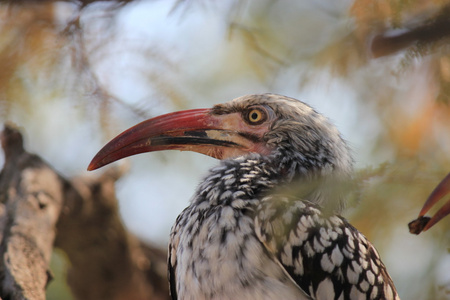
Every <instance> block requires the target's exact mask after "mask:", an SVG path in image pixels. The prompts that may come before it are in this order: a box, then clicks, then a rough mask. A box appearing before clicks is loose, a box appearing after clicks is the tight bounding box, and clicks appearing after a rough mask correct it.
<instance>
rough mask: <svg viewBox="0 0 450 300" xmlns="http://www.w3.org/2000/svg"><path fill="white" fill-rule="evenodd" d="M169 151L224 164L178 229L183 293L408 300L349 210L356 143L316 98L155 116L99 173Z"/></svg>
mask: <svg viewBox="0 0 450 300" xmlns="http://www.w3.org/2000/svg"><path fill="white" fill-rule="evenodd" d="M165 149H178V150H189V151H196V152H200V153H204V154H207V155H210V156H212V157H216V158H219V159H222V162H221V163H220V165H219V166H217V167H215V168H213V169H212V170H211V171H210V173H209V174H208V176H207V177H206V178H205V180H204V181H203V182H202V183H201V184H200V185H199V187H198V188H197V191H196V193H195V194H194V196H193V197H192V199H191V203H190V205H189V206H188V207H187V208H186V209H185V210H184V211H183V212H182V213H181V214H180V215H179V217H178V218H177V220H176V222H175V225H174V226H173V228H172V232H171V236H170V245H169V261H168V264H169V280H170V285H171V295H172V298H173V299H399V298H398V295H397V292H396V290H395V287H394V285H393V282H392V280H391V278H390V276H389V275H388V273H387V271H386V268H385V266H384V265H383V263H382V262H381V260H380V257H379V255H378V253H377V251H376V250H375V248H374V247H373V246H372V244H371V243H370V242H369V241H368V240H367V239H366V238H365V237H364V236H363V235H362V234H361V233H360V232H358V230H357V229H355V228H354V227H353V226H351V225H350V224H349V223H348V222H347V221H346V220H345V219H344V218H342V217H340V216H339V215H338V213H339V212H340V211H341V209H342V207H343V206H344V205H345V194H346V188H345V187H346V186H347V185H348V181H349V180H350V178H351V173H352V164H353V162H352V159H351V156H350V153H349V149H348V147H347V145H346V143H345V142H344V140H343V139H342V138H341V136H340V134H339V132H338V131H337V129H336V128H335V127H334V126H333V125H332V124H331V123H330V122H329V121H328V120H327V119H326V118H325V117H323V116H322V115H320V114H319V113H317V112H316V111H315V110H313V109H312V108H311V107H309V106H308V105H306V104H305V103H303V102H300V101H298V100H295V99H292V98H289V97H285V96H281V95H275V94H263V95H249V96H244V97H240V98H237V99H235V100H233V101H231V102H229V103H225V104H220V105H216V106H214V107H213V108H212V109H208V110H206V109H205V110H190V111H185V112H179V113H172V114H167V115H163V116H160V117H157V118H153V119H150V120H147V121H145V122H143V123H140V124H138V125H136V126H135V127H133V128H131V129H129V130H127V131H125V132H124V133H122V134H121V135H119V136H118V137H116V138H115V139H114V140H112V141H111V142H110V143H109V144H107V145H106V146H105V147H104V148H103V149H102V150H101V151H100V152H99V153H98V154H97V156H96V157H95V158H94V159H93V161H92V162H91V164H90V166H89V169H96V168H98V167H101V166H103V165H105V164H108V163H110V162H112V161H115V160H117V159H120V158H122V157H125V156H130V155H133V154H137V153H142V152H149V151H158V150H165Z"/></svg>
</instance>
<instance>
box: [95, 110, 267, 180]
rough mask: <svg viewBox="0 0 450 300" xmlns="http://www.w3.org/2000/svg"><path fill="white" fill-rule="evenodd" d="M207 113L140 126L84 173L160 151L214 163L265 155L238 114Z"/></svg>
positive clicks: (104, 151)
mask: <svg viewBox="0 0 450 300" xmlns="http://www.w3.org/2000/svg"><path fill="white" fill-rule="evenodd" d="M211 111H212V110H211V109H192V110H185V111H179V112H174V113H169V114H165V115H162V116H159V117H155V118H152V119H149V120H146V121H144V122H141V123H139V124H137V125H135V126H133V127H131V128H130V129H128V130H125V131H124V132H122V133H121V134H119V135H118V136H117V137H115V138H114V139H113V140H111V141H110V142H109V143H107V144H106V145H105V146H104V147H103V148H102V149H101V150H100V151H99V152H98V153H97V155H95V157H94V158H93V159H92V161H91V163H90V164H89V167H88V170H89V171H91V170H95V169H98V168H100V167H102V166H105V165H107V164H109V163H112V162H114V161H116V160H119V159H121V158H124V157H127V156H131V155H135V154H139V153H144V152H152V151H161V150H181V151H194V152H199V153H202V154H205V155H209V156H212V157H214V158H218V159H224V158H228V157H233V156H239V155H243V154H246V153H249V152H258V153H263V154H267V153H268V152H269V149H267V148H266V147H265V145H264V143H263V142H262V140H261V133H262V131H256V132H253V133H248V132H247V131H246V128H245V126H244V125H243V124H242V118H241V116H240V114H239V113H230V114H223V115H214V114H212V113H211Z"/></svg>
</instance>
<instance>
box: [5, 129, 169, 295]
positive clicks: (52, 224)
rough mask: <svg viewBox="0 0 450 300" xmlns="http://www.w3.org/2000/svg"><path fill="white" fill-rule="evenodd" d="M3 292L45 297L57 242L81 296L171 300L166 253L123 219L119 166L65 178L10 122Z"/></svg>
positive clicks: (7, 149)
mask: <svg viewBox="0 0 450 300" xmlns="http://www.w3.org/2000/svg"><path fill="white" fill-rule="evenodd" d="M1 141H2V146H3V149H4V151H5V166H4V168H3V170H2V172H1V173H0V204H1V205H2V206H1V207H0V235H2V236H3V238H2V243H1V246H0V254H1V256H0V257H2V259H0V280H1V281H0V298H3V299H5V298H8V299H45V287H46V284H47V281H48V280H49V278H50V277H51V276H50V275H49V274H50V272H49V270H48V264H49V260H50V255H51V253H52V249H53V244H54V245H55V247H59V248H61V249H62V250H63V251H65V252H66V254H67V256H68V258H69V260H70V263H71V264H70V269H69V270H68V278H67V281H68V284H69V286H70V287H71V289H72V292H73V294H74V296H75V298H76V299H169V293H168V284H167V279H166V254H165V251H164V250H160V249H158V248H157V247H152V246H149V245H145V244H144V243H142V242H140V241H139V240H138V239H137V238H136V237H134V236H133V235H131V234H130V233H129V232H128V231H127V230H126V229H125V227H124V225H123V224H122V222H121V219H120V216H119V213H118V207H117V199H116V197H115V189H114V183H115V181H116V180H117V179H118V178H119V177H120V176H121V175H122V173H123V172H122V171H120V170H117V169H110V171H108V172H106V173H104V174H103V175H101V176H98V177H87V176H80V177H77V178H74V179H71V180H67V179H65V178H63V177H62V176H60V175H58V174H57V172H55V171H54V170H53V169H52V168H51V167H50V166H49V165H48V164H47V163H45V162H44V161H42V160H41V159H40V158H39V157H38V156H36V155H32V154H29V153H28V152H26V151H25V149H24V148H23V142H22V135H21V134H20V132H19V131H18V130H17V129H14V128H13V127H11V126H9V125H6V126H5V129H4V131H3V133H2V135H1Z"/></svg>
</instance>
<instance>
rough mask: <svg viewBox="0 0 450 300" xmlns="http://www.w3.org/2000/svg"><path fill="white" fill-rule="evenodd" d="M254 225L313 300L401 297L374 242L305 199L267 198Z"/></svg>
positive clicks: (260, 207)
mask: <svg viewBox="0 0 450 300" xmlns="http://www.w3.org/2000/svg"><path fill="white" fill-rule="evenodd" d="M255 230H256V234H257V236H258V238H259V239H260V240H261V242H262V243H263V244H264V245H265V246H266V248H267V249H268V251H269V252H271V253H272V254H273V255H274V256H275V257H276V259H278V260H279V262H280V264H281V265H282V266H283V267H284V268H285V270H286V271H287V273H288V274H289V275H290V276H291V278H292V279H293V280H294V281H295V282H296V283H297V285H298V286H299V287H300V288H302V289H303V290H304V291H305V292H306V293H308V294H309V295H310V296H311V297H312V298H313V299H399V298H398V295H397V292H396V290H395V287H394V285H393V283H392V279H391V278H390V277H389V275H388V273H387V271H386V268H385V266H384V264H383V263H382V262H381V260H380V257H379V255H378V253H377V251H376V249H375V248H374V247H373V246H372V244H371V243H370V242H369V241H368V240H367V239H366V238H365V237H364V236H363V235H362V234H361V233H360V232H359V231H358V230H357V229H356V228H354V227H353V226H351V225H350V224H349V223H348V222H347V221H346V220H345V219H344V218H342V217H340V216H337V215H331V216H324V215H323V214H322V212H321V211H320V210H319V209H318V208H317V207H315V206H314V205H313V204H311V203H309V202H307V201H300V200H295V199H289V198H287V197H283V196H268V197H265V198H264V199H263V200H262V201H261V202H260V204H259V206H258V207H257V210H256V215H255Z"/></svg>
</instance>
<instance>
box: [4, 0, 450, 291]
mask: <svg viewBox="0 0 450 300" xmlns="http://www.w3.org/2000/svg"><path fill="white" fill-rule="evenodd" d="M97 2H98V3H97ZM127 2H130V3H128V4H127ZM226 2H227V3H228V6H226V5H224V4H223V3H225V1H224V2H223V3H222V4H220V3H218V2H215V1H200V0H198V1H187V0H184V1H183V0H178V1H175V2H174V3H173V7H172V10H171V11H170V14H169V15H168V16H167V18H168V19H170V18H172V19H173V18H180V19H182V18H184V17H187V16H189V15H190V14H195V13H197V14H211V13H212V14H215V18H220V19H221V20H223V24H224V32H226V34H224V41H225V42H226V43H228V45H229V48H225V50H224V49H216V51H217V52H220V51H225V52H226V54H225V55H223V56H221V58H224V60H223V61H217V62H216V63H217V65H218V66H219V67H216V68H219V69H221V72H217V73H213V74H215V76H216V77H215V81H211V78H210V77H211V76H210V75H211V73H207V72H206V73H205V71H204V70H201V71H199V72H192V73H191V74H190V75H191V76H190V78H186V82H189V83H192V80H194V79H193V77H199V79H197V81H204V82H205V83H204V85H203V86H200V87H201V88H202V89H201V90H200V91H199V93H205V94H208V93H209V89H215V88H216V89H217V88H218V87H217V85H219V84H220V81H221V80H222V79H223V78H226V77H227V76H228V77H234V76H237V77H239V76H248V74H251V75H252V76H254V77H255V78H258V80H259V81H260V82H261V83H263V84H265V85H266V86H267V87H268V88H269V89H270V87H273V86H274V85H275V84H274V82H276V80H277V79H278V78H283V74H285V73H287V72H291V73H292V74H295V75H294V76H296V78H295V80H296V82H297V83H298V89H299V90H302V89H305V88H306V87H308V86H311V85H314V84H319V85H323V86H326V85H327V84H328V83H329V81H333V80H335V79H337V78H339V79H340V80H343V81H344V82H345V83H346V84H347V85H348V86H350V87H351V89H352V90H353V91H354V92H355V94H356V98H357V99H358V101H360V102H361V104H362V105H364V106H365V107H367V108H369V109H370V111H371V112H372V113H373V114H374V115H375V116H377V119H378V121H379V127H380V128H379V130H378V131H374V133H373V136H372V137H371V139H372V140H373V141H374V143H373V145H374V147H373V148H372V149H371V151H372V153H373V155H374V156H379V157H382V158H385V159H387V160H388V162H386V163H385V164H383V165H380V166H374V167H373V168H370V167H368V168H367V169H363V170H359V172H358V173H357V177H358V178H359V179H360V182H361V202H363V203H364V205H359V206H357V207H355V208H352V209H351V210H350V212H349V217H350V219H351V221H352V223H353V224H354V225H355V226H356V227H357V228H359V229H360V230H361V231H362V232H363V233H364V234H365V235H367V236H368V237H369V239H370V240H372V241H373V243H374V244H375V245H377V248H379V249H380V252H381V253H384V252H387V251H388V250H386V249H390V247H391V246H390V245H392V244H395V242H394V241H393V239H394V238H395V235H396V234H397V233H398V231H397V230H396V228H401V230H404V231H407V223H408V222H409V221H410V220H412V219H414V218H415V217H416V216H417V214H418V212H419V210H420V208H421V206H422V204H423V202H424V201H425V199H426V198H427V196H428V194H429V193H430V192H431V191H432V189H433V187H434V186H435V185H437V183H438V182H439V181H440V180H441V179H442V178H443V177H444V176H445V175H446V174H447V173H448V172H449V171H450V134H449V128H450V107H449V103H450V51H449V50H450V49H449V47H450V43H449V41H450V32H449V30H448V28H450V25H449V24H450V13H449V11H450V9H449V7H450V2H449V1H442V0H422V1H407V0H380V1H372V0H355V1H353V2H352V3H350V5H349V6H348V2H344V1H333V2H327V1H311V2H308V1H287V0H286V1H270V0H266V1H226ZM0 3H1V4H0V19H1V20H2V21H1V24H0V26H1V27H0V28H1V30H0V66H1V69H0V107H1V110H0V115H1V116H2V117H3V118H7V117H8V114H9V112H10V110H11V107H16V109H17V107H18V108H19V109H22V110H23V111H25V112H27V114H28V115H29V116H30V118H31V117H32V116H33V113H34V110H35V106H36V105H37V104H39V101H55V99H69V101H73V102H74V103H75V105H79V106H81V107H82V108H83V109H84V111H85V113H86V116H87V119H88V118H92V117H94V118H98V120H100V121H99V123H100V124H101V125H100V128H103V129H107V128H108V126H109V124H110V123H111V122H112V120H114V119H112V118H111V114H110V112H111V108H112V107H113V106H116V105H119V106H120V107H121V109H122V110H127V111H129V112H130V113H131V114H134V115H136V117H137V118H139V119H141V118H143V117H147V116H150V115H152V112H151V109H152V108H153V106H155V105H158V103H162V102H165V103H172V104H173V106H174V107H189V104H186V103H188V101H190V100H192V98H194V97H193V96H192V95H194V96H195V93H191V94H189V93H185V91H186V90H187V89H188V88H187V87H186V86H185V85H183V84H182V83H180V82H179V80H180V78H182V77H180V76H178V74H179V73H180V72H181V71H183V70H185V69H186V68H187V67H186V65H187V64H189V63H190V61H189V59H186V60H184V61H183V59H180V58H179V57H178V58H176V57H175V58H174V57H173V56H171V54H173V53H174V52H173V51H168V49H167V48H165V47H164V46H162V45H160V44H158V42H157V41H148V42H144V41H141V44H139V42H138V43H137V44H138V45H134V44H133V45H126V46H124V47H122V48H120V49H121V50H120V51H122V52H121V53H116V52H117V51H118V50H117V49H118V47H117V43H119V44H120V41H117V36H118V34H119V33H120V32H121V30H122V28H118V26H117V24H118V23H117V19H118V17H119V16H120V14H121V13H123V11H124V10H126V9H127V7H128V6H130V5H134V4H133V1H120V2H115V1H106V2H100V1H65V2H64V1H62V2H55V1H42V2H38V1H20V2H16V3H13V2H11V1H0ZM179 22H182V20H180V21H179ZM199 35H201V33H199ZM196 46H197V45H196V44H194V45H193V47H196ZM222 47H225V46H224V44H222ZM182 52H183V50H181V51H180V53H181V54H180V53H177V55H178V56H180V55H181V56H182ZM122 53H131V54H132V55H134V56H135V57H139V61H143V60H145V62H146V63H145V64H143V65H142V66H141V68H140V69H139V72H141V75H142V78H144V80H146V82H148V87H149V92H148V95H149V97H148V98H149V99H145V100H142V101H137V102H135V103H132V104H130V103H129V102H126V101H124V100H123V99H122V98H121V97H120V96H117V95H116V94H115V93H114V92H113V89H112V88H113V87H112V86H111V84H108V82H105V81H103V80H102V78H101V77H102V75H105V73H102V72H99V71H98V66H99V65H100V64H101V63H102V62H104V59H105V58H106V57H108V56H114V55H121V54H122ZM115 62H116V61H114V63H115ZM201 68H205V69H207V68H214V66H212V65H204V66H202V67H201ZM201 68H199V69H201ZM227 72H228V73H227ZM194 73H195V74H194ZM219 73H220V74H219ZM184 74H186V73H184ZM188 74H189V73H188ZM205 74H206V75H205ZM242 74H244V75H242ZM124 76H126V75H124ZM202 76H203V77H202ZM324 78H325V79H324ZM280 80H283V79H280ZM211 82H214V83H215V84H210V83H211ZM189 83H187V84H186V85H188V84H189ZM198 87H199V86H198V85H197V86H194V89H195V88H198ZM252 92H253V91H251V90H249V91H248V93H252ZM33 99H34V100H33ZM36 101H37V102H36ZM149 111H150V112H149ZM355 113H358V112H355ZM97 114H98V115H97ZM365 120H366V119H365V116H364V115H361V116H360V122H365ZM432 231H433V232H427V233H424V234H423V235H427V238H426V239H424V240H423V241H424V242H429V243H434V245H435V247H434V248H433V249H434V251H435V254H436V255H435V257H437V258H436V259H434V260H433V261H430V262H429V264H428V265H427V268H424V269H423V270H422V276H421V277H420V274H418V276H419V278H420V279H421V281H420V284H422V285H423V287H424V290H425V291H426V292H425V293H422V294H419V295H418V296H417V295H415V294H414V291H413V292H411V293H409V294H408V293H406V292H405V286H407V283H403V286H402V283H400V285H399V284H398V283H397V285H398V286H399V288H400V289H401V288H404V289H403V290H400V293H401V295H402V292H403V293H406V295H407V296H409V297H411V298H409V299H413V298H412V297H418V298H416V299H425V298H424V297H428V298H427V299H445V298H443V297H442V296H438V295H437V294H436V290H435V280H436V278H435V277H434V276H435V275H432V276H428V277H427V276H425V274H428V272H430V270H433V269H434V268H435V267H436V266H437V265H438V264H439V259H438V258H439V257H441V256H442V255H444V254H445V251H447V250H446V249H447V248H448V247H449V243H450V242H449V232H450V222H449V220H448V219H447V220H443V221H442V222H441V223H440V224H438V225H437V226H435V228H433V230H432ZM411 251H414V249H411ZM417 259H420V257H418V258H417ZM449 272H450V271H449ZM433 274H434V273H433ZM409 275H410V274H404V276H405V278H409V277H408V276H409ZM416 279H417V278H416ZM394 281H396V282H398V281H401V280H400V279H399V278H394ZM449 289H450V287H449ZM425 295H426V296H425ZM439 297H441V298H439Z"/></svg>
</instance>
